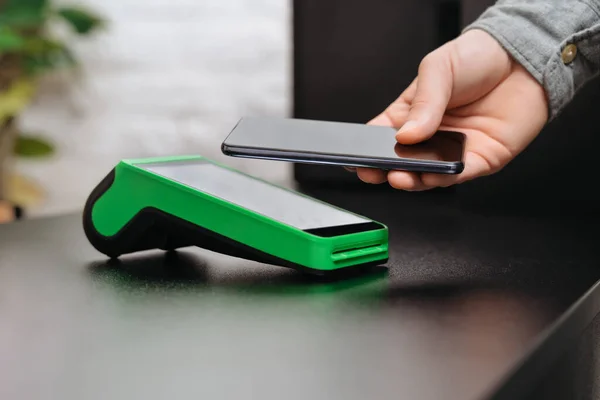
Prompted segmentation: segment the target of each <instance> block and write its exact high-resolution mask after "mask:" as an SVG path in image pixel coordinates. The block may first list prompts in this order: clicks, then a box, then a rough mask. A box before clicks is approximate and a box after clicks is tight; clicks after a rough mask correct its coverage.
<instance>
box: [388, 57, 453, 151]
mask: <svg viewBox="0 0 600 400" xmlns="http://www.w3.org/2000/svg"><path fill="white" fill-rule="evenodd" d="M450 63H451V61H450V58H449V57H447V56H445V55H444V54H439V55H438V54H436V53H435V52H434V53H431V54H430V55H428V56H427V57H425V58H424V59H423V61H422V62H421V65H419V75H418V77H417V89H416V92H415V97H414V98H413V100H412V102H411V108H410V111H409V113H408V116H407V118H406V123H405V124H404V125H402V127H401V128H400V130H399V131H398V133H397V134H396V140H397V141H398V142H399V143H401V144H415V143H419V142H422V141H424V140H427V139H429V138H430V137H431V136H433V134H434V133H435V132H436V131H437V130H438V128H439V126H440V124H441V122H442V118H443V116H444V113H445V112H446V107H447V106H448V102H449V101H450V96H451V94H452V83H453V75H452V67H451V64H450Z"/></svg>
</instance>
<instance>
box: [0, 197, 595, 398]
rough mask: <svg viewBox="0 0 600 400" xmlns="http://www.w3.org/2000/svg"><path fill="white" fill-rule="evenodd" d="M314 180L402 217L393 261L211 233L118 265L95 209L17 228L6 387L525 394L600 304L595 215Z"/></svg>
mask: <svg viewBox="0 0 600 400" xmlns="http://www.w3.org/2000/svg"><path fill="white" fill-rule="evenodd" d="M313 194H314V195H316V196H317V197H320V198H322V199H325V200H328V201H330V202H332V203H334V204H337V205H340V206H343V207H346V208H348V209H351V210H353V211H357V212H360V213H363V214H365V215H368V216H369V217H372V218H374V219H376V220H379V221H381V222H384V223H386V224H387V225H388V226H389V228H390V244H391V259H390V262H389V264H388V265H387V267H388V268H387V269H385V268H380V269H376V270H374V271H373V272H372V273H371V274H369V275H367V276H364V277H361V278H353V279H350V280H347V281H342V282H327V281H315V280H311V279H308V278H306V277H304V276H302V275H300V274H299V273H296V272H295V271H292V270H288V269H284V268H279V267H272V266H266V265H260V264H257V263H254V262H248V261H244V260H239V259H235V258H230V257H226V256H222V255H218V254H214V253H210V252H207V251H203V250H199V249H184V250H182V251H179V252H178V253H177V254H176V255H171V256H165V254H163V253H161V252H148V253H144V254H140V255H135V256H128V257H125V258H123V260H122V261H121V262H120V263H115V264H108V263H106V262H105V258H104V257H103V256H101V255H100V254H98V253H97V252H96V251H95V250H94V249H93V248H92V247H91V246H90V245H89V244H88V243H87V241H86V239H85V236H84V235H83V232H82V227H81V221H80V216H79V215H69V216H61V217H55V218H48V219H41V220H32V221H25V222H19V223H16V224H12V225H5V226H0V321H2V322H1V324H2V328H1V329H0V355H1V359H2V360H3V362H2V364H3V368H2V370H3V371H2V374H1V375H0V376H1V377H0V398H3V399H4V398H6V399H8V398H19V399H37V398H45V399H47V398H56V399H64V400H69V399H82V398H85V399H109V398H110V399H138V398H144V399H155V398H156V399H159V398H160V399H164V398H210V399H221V398H223V399H229V398H235V399H240V398H256V399H261V400H267V399H277V400H279V399H282V398H285V399H303V400H305V399H365V398H373V399H397V398H406V399H440V398H443V399H478V398H483V397H485V396H488V395H492V394H493V393H496V390H499V391H498V392H497V393H496V395H497V398H511V399H513V398H518V397H516V396H517V395H518V394H521V392H522V390H523V389H524V388H525V387H529V386H531V385H532V382H533V381H534V380H535V379H537V378H539V376H540V374H541V373H542V372H543V369H544V368H546V367H547V366H548V364H549V363H550V362H551V361H552V360H553V359H554V357H555V356H556V354H558V353H559V352H560V351H563V350H564V349H563V347H564V344H565V343H566V342H568V341H569V340H572V339H573V338H574V337H575V336H576V335H577V333H578V332H579V331H580V330H581V329H583V328H584V327H585V326H586V325H587V324H588V323H589V322H590V320H591V318H592V317H593V316H594V315H595V314H596V313H597V312H598V310H599V309H600V302H599V301H598V297H599V296H598V293H597V292H598V290H596V289H595V288H594V289H593V290H591V289H592V287H593V286H594V285H595V283H596V282H597V281H598V279H600V268H599V267H598V254H597V251H596V248H597V243H598V241H597V237H598V235H597V233H592V234H590V232H594V229H595V227H596V226H597V222H596V220H595V219H591V218H580V219H567V218H562V219H561V218H554V219H551V218H546V217H542V216H537V217H535V218H526V217H522V216H521V217H516V216H510V215H502V214H499V213H496V214H494V213H488V214H483V213H475V212H468V211H466V210H465V209H462V208H461V207H460V206H457V205H456V204H452V201H449V200H448V197H447V196H445V195H443V194H442V195H436V196H431V195H430V196H424V195H420V194H404V193H402V194H391V193H388V192H386V191H382V192H377V191H375V192H372V193H359V192H355V193H350V192H347V193H340V192H338V191H330V192H327V191H324V190H320V191H319V192H318V193H313ZM577 301H579V303H577V304H576V305H574V304H575V303H576V302H577Z"/></svg>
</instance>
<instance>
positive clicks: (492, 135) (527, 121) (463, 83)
mask: <svg viewBox="0 0 600 400" xmlns="http://www.w3.org/2000/svg"><path fill="white" fill-rule="evenodd" d="M547 120H548V105H547V99H546V95H545V92H544V89H543V87H542V86H541V85H540V84H539V83H538V82H537V81H536V80H535V79H534V78H533V76H531V75H530V74H529V73H528V72H527V70H525V68H523V67H522V66H521V65H520V64H518V63H517V62H515V61H514V60H513V59H512V58H511V57H510V56H509V54H508V53H507V52H506V51H505V50H504V49H503V48H502V47H501V46H500V44H499V43H498V42H497V41H496V40H495V39H494V38H493V37H492V36H490V35H489V34H487V33H486V32H484V31H481V30H471V31H468V32H466V33H464V34H463V35H461V36H459V37H458V38H457V39H455V40H453V41H451V42H448V43H447V44H445V45H444V46H442V47H440V48H438V49H437V50H435V51H433V52H432V53H430V54H429V55H427V56H426V57H425V58H424V59H423V61H422V62H421V65H420V66H419V72H418V76H417V78H415V80H414V81H413V82H412V84H411V85H410V86H409V87H408V88H407V89H406V90H405V91H404V92H403V93H402V94H401V95H400V97H399V98H398V99H397V100H396V101H394V103H392V104H391V105H390V106H389V107H388V108H387V109H386V110H385V111H384V112H383V113H381V114H380V115H378V116H377V117H376V118H374V119H373V120H372V121H370V122H369V124H372V125H383V126H391V127H394V128H396V129H399V131H398V133H397V135H396V140H397V141H398V142H399V143H401V144H415V143H419V142H421V141H423V140H426V139H429V138H430V137H431V136H432V135H433V134H434V133H435V132H436V131H437V130H438V129H443V130H453V131H458V132H462V133H464V134H465V135H466V138H467V140H466V144H465V159H464V161H465V169H464V171H463V172H462V173H461V174H459V175H441V174H429V173H424V174H418V173H412V172H405V171H390V172H388V173H387V174H386V173H385V172H384V171H380V170H377V169H370V168H357V174H358V176H359V178H360V179H361V180H363V181H364V182H367V183H373V184H379V183H383V182H386V181H388V182H389V184H390V185H391V186H393V187H394V188H397V189H403V190H411V191H418V190H427V189H432V188H435V187H448V186H451V185H454V184H459V183H463V182H465V181H468V180H471V179H474V178H478V177H481V176H485V175H490V174H493V173H495V172H498V171H500V170H501V169H502V168H503V167H504V166H505V165H506V164H508V163H509V162H510V161H511V160H512V159H513V158H515V157H516V156H517V155H518V154H519V153H520V152H521V151H523V150H524V149H525V148H526V147H527V146H528V145H529V144H530V143H531V142H532V141H533V139H535V137H536V136H537V135H538V133H539V132H540V130H541V129H542V128H543V127H544V125H545V124H546V122H547Z"/></svg>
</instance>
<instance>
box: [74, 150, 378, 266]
mask: <svg viewBox="0 0 600 400" xmlns="http://www.w3.org/2000/svg"><path fill="white" fill-rule="evenodd" d="M83 226H84V230H85V234H86V235H87V238H88V240H89V241H90V243H91V244H92V245H93V246H94V247H95V248H96V249H97V250H98V251H99V252H101V253H103V254H105V255H106V256H108V257H111V258H118V257H120V256H122V255H124V254H129V253H134V252H139V251H144V250H151V249H160V250H164V251H168V250H175V249H178V248H182V247H189V246H196V247H200V248H204V249H207V250H211V251H215V252H218V253H222V254H226V255H230V256H234V257H238V258H245V259H249V260H253V261H258V262H262V263H267V264H272V265H278V266H283V267H291V268H295V269H299V270H304V271H307V272H310V273H315V274H319V275H323V274H327V273H330V272H336V271H337V272H339V271H342V270H344V271H346V270H348V269H349V268H352V269H354V268H357V267H365V266H373V265H381V264H385V263H386V262H387V260H388V229H387V227H386V226H384V225H383V224H381V223H378V222H375V221H373V220H371V219H369V218H365V217H363V216H360V215H356V214H354V213H351V212H349V211H346V210H343V209H340V208H337V207H334V206H332V205H329V204H327V203H324V202H322V201H319V200H316V199H313V198H311V197H308V196H305V195H303V194H300V193H297V192H295V191H292V190H288V189H284V188H282V187H279V186H276V185H274V184H271V183H267V182H265V181H263V180H260V179H257V178H254V177H251V176H248V175H246V174H244V173H241V172H239V171H236V170H234V169H231V168H228V167H224V166H222V165H219V164H217V163H216V162H213V161H211V160H208V159H206V158H204V157H201V156H182V157H168V158H151V159H139V160H123V161H121V162H120V163H119V164H117V166H116V167H115V168H114V169H113V170H112V171H111V172H110V173H109V174H108V175H107V176H106V177H105V178H104V179H103V180H102V182H100V184H99V185H98V186H97V187H96V188H95V189H94V190H93V191H92V193H91V194H90V196H89V198H88V200H87V203H86V206H85V209H84V215H83Z"/></svg>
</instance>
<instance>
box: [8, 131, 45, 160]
mask: <svg viewBox="0 0 600 400" xmlns="http://www.w3.org/2000/svg"><path fill="white" fill-rule="evenodd" d="M53 153H54V146H53V145H52V143H50V142H49V141H47V140H45V139H43V138H41V137H39V136H32V135H19V136H18V137H17V140H16V142H15V154H16V155H18V156H21V157H44V156H49V155H51V154H53Z"/></svg>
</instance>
